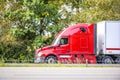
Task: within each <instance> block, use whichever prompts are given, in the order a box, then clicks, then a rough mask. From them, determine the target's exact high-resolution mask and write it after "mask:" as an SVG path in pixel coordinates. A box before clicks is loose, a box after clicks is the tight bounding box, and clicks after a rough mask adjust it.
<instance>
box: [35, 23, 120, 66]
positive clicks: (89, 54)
mask: <svg viewBox="0 0 120 80" xmlns="http://www.w3.org/2000/svg"><path fill="white" fill-rule="evenodd" d="M44 62H45V63H57V62H59V63H86V62H87V63H90V64H95V63H104V64H113V63H116V64H120V21H102V22H98V23H96V24H87V23H85V24H76V25H73V26H70V27H68V28H66V29H63V30H62V31H61V32H60V33H58V34H57V36H56V37H55V40H54V41H53V43H52V44H51V45H50V46H46V47H42V48H39V49H37V50H36V53H35V63H44Z"/></svg>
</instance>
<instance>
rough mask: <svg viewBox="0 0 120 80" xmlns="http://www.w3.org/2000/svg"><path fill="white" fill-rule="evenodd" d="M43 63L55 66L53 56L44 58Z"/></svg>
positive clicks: (55, 60)
mask: <svg viewBox="0 0 120 80" xmlns="http://www.w3.org/2000/svg"><path fill="white" fill-rule="evenodd" d="M45 62H46V63H47V64H55V63H57V58H56V57H55V56H53V55H50V56H48V57H46V59H45Z"/></svg>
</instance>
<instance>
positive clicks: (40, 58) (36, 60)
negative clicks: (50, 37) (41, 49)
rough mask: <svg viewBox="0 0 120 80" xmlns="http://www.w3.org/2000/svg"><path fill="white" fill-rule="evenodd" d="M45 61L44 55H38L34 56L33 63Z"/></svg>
mask: <svg viewBox="0 0 120 80" xmlns="http://www.w3.org/2000/svg"><path fill="white" fill-rule="evenodd" d="M44 62H45V57H38V58H35V60H34V63H44Z"/></svg>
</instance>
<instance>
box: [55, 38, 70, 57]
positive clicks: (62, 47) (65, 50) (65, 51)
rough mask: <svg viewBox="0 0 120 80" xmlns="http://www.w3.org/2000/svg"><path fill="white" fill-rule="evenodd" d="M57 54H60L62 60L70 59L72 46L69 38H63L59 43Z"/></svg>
mask: <svg viewBox="0 0 120 80" xmlns="http://www.w3.org/2000/svg"><path fill="white" fill-rule="evenodd" d="M56 51H57V53H58V54H59V56H60V58H69V57H70V55H69V53H70V45H69V38H68V37H63V38H61V39H60V41H59V46H58V47H57V50H56Z"/></svg>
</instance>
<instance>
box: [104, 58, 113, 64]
mask: <svg viewBox="0 0 120 80" xmlns="http://www.w3.org/2000/svg"><path fill="white" fill-rule="evenodd" d="M102 63H103V64H113V59H112V57H110V56H105V57H103V59H102Z"/></svg>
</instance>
